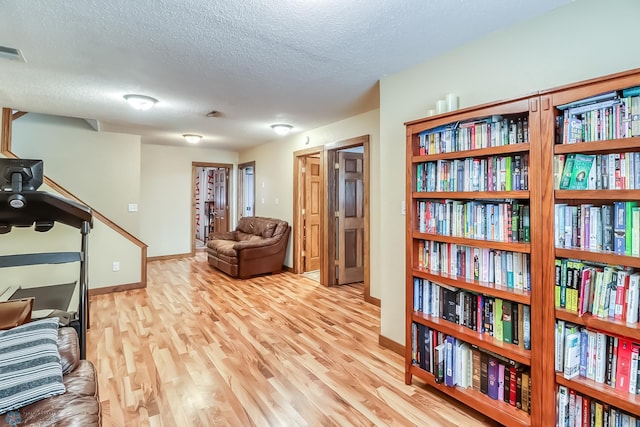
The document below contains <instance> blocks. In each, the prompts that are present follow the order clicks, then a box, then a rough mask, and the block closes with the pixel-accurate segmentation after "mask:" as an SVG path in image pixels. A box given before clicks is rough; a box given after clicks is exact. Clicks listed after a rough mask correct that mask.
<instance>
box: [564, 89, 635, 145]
mask: <svg viewBox="0 0 640 427" xmlns="http://www.w3.org/2000/svg"><path fill="white" fill-rule="evenodd" d="M558 110H559V111H561V114H560V115H559V116H557V118H556V122H557V125H556V129H557V132H556V136H557V139H556V143H559V144H575V143H579V142H593V141H604V140H610V139H620V138H630V137H633V136H640V87H632V88H628V89H625V90H623V91H611V92H606V93H603V94H600V95H596V96H593V97H590V98H586V99H582V100H580V101H577V102H573V103H571V104H566V105H560V106H558Z"/></svg>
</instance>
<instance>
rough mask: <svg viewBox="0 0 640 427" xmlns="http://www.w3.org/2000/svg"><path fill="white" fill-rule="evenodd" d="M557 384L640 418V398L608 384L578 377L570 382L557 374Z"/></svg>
mask: <svg viewBox="0 0 640 427" xmlns="http://www.w3.org/2000/svg"><path fill="white" fill-rule="evenodd" d="M556 383H558V384H560V385H563V386H565V387H568V388H571V389H573V390H575V391H577V392H578V393H582V394H585V395H587V396H590V397H592V398H594V399H597V400H600V401H602V402H604V403H608V404H609V405H611V406H615V407H617V408H620V409H622V410H623V411H627V412H629V413H631V414H634V415H636V416H640V396H639V395H636V394H631V393H629V392H626V391H623V390H618V389H616V388H615V387H610V386H608V385H606V384H600V383H597V382H595V381H593V380H589V379H587V378H582V377H577V378H572V379H570V380H568V379H566V378H565V377H564V376H563V375H562V374H559V373H556Z"/></svg>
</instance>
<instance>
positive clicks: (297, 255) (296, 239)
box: [292, 146, 328, 286]
mask: <svg viewBox="0 0 640 427" xmlns="http://www.w3.org/2000/svg"><path fill="white" fill-rule="evenodd" d="M317 155H319V156H320V177H321V183H322V185H321V186H320V284H321V285H324V286H328V285H327V283H328V282H326V271H327V269H326V265H325V263H326V261H327V260H326V258H327V257H326V256H323V253H324V244H325V241H326V232H325V230H326V226H325V218H324V216H325V186H326V182H325V173H324V162H325V159H324V147H323V146H316V147H310V148H306V149H304V150H299V151H294V152H293V227H292V228H293V272H294V273H296V274H302V273H303V272H304V261H303V259H302V248H303V247H304V243H303V241H302V240H303V239H304V228H303V227H304V218H303V217H302V207H303V206H304V191H303V189H304V177H303V176H302V168H303V166H304V162H305V158H306V157H311V156H317Z"/></svg>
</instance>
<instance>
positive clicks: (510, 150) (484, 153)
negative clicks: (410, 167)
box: [411, 143, 530, 163]
mask: <svg viewBox="0 0 640 427" xmlns="http://www.w3.org/2000/svg"><path fill="white" fill-rule="evenodd" d="M529 149H530V144H528V143H522V144H511V145H502V146H500V147H489V148H478V149H475V150H464V151H454V152H451V153H440V154H428V155H425V156H413V158H412V159H411V160H412V161H413V162H414V163H421V162H431V161H435V160H451V159H460V158H464V157H475V158H478V157H488V156H498V155H503V154H518V153H528V152H529Z"/></svg>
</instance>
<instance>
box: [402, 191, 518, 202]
mask: <svg viewBox="0 0 640 427" xmlns="http://www.w3.org/2000/svg"><path fill="white" fill-rule="evenodd" d="M411 197H412V198H413V199H466V200H472V199H528V198H529V192H528V191H526V190H519V191H435V192H428V193H427V192H421V193H418V192H414V193H412V195H411Z"/></svg>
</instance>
